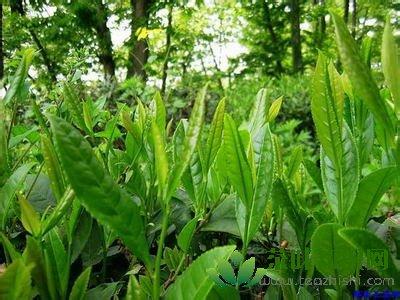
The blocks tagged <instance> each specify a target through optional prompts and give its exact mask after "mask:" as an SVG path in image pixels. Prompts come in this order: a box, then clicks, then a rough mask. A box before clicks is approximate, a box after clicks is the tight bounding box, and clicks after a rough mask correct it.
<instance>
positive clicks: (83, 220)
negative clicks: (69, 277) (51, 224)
mask: <svg viewBox="0 0 400 300" xmlns="http://www.w3.org/2000/svg"><path fill="white" fill-rule="evenodd" d="M79 206H80V205H79ZM71 218H72V217H71ZM71 218H70V222H71ZM75 218H76V223H77V224H76V227H74V229H73V232H71V237H72V239H71V238H70V240H71V241H72V246H71V263H73V262H74V261H75V260H76V259H77V258H78V256H79V255H80V254H81V252H82V250H83V249H84V248H85V245H86V243H87V241H88V240H89V237H90V233H91V232H92V226H93V218H92V217H91V216H90V215H89V213H87V212H86V210H85V209H83V208H82V209H79V212H78V213H77V216H76V217H75V216H74V219H75Z"/></svg>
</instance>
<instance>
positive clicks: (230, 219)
mask: <svg viewBox="0 0 400 300" xmlns="http://www.w3.org/2000/svg"><path fill="white" fill-rule="evenodd" d="M201 231H214V232H226V233H229V234H232V235H235V236H240V232H239V228H238V223H237V221H236V218H235V199H233V198H232V197H227V199H225V200H224V201H223V202H222V203H221V204H219V205H218V206H217V208H216V209H215V210H214V211H213V213H212V214H211V217H210V220H209V221H208V222H207V224H206V225H205V226H203V227H202V228H201Z"/></svg>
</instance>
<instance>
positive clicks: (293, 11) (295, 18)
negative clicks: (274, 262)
mask: <svg viewBox="0 0 400 300" xmlns="http://www.w3.org/2000/svg"><path fill="white" fill-rule="evenodd" d="M289 5H290V25H291V43H292V60H293V72H294V73H297V72H301V71H302V70H303V57H302V54H301V35H300V3H299V0H290V2H289Z"/></svg>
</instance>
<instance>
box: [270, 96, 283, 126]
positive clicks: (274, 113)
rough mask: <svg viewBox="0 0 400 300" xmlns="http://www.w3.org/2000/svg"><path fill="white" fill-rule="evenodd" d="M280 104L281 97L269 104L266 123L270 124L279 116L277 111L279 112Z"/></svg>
mask: <svg viewBox="0 0 400 300" xmlns="http://www.w3.org/2000/svg"><path fill="white" fill-rule="evenodd" d="M282 102H283V97H279V98H278V99H276V100H274V101H273V102H272V103H271V106H270V108H269V110H268V117H267V121H268V122H272V121H274V120H275V119H276V117H277V116H278V114H279V111H280V110H281V106H282Z"/></svg>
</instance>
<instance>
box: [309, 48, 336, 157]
mask: <svg viewBox="0 0 400 300" xmlns="http://www.w3.org/2000/svg"><path fill="white" fill-rule="evenodd" d="M331 73H332V72H328V67H327V63H326V59H325V57H324V56H323V55H322V54H320V55H319V57H318V62H317V66H316V68H315V73H314V78H313V85H312V97H311V112H312V116H313V119H314V123H315V127H316V130H317V135H318V139H319V140H320V142H321V145H322V148H323V149H324V151H325V153H326V155H327V156H328V157H329V159H330V160H332V161H333V162H334V163H335V164H339V162H340V159H341V157H342V139H341V136H342V116H343V95H342V98H340V96H338V95H339V94H340V92H336V93H335V95H336V94H338V95H336V96H334V91H337V90H339V89H340V87H339V84H338V83H337V80H334V79H332V80H330V79H331V75H332V74H331ZM332 76H334V77H335V78H336V75H332ZM332 82H335V83H336V86H333V85H332V84H331V83H332Z"/></svg>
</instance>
